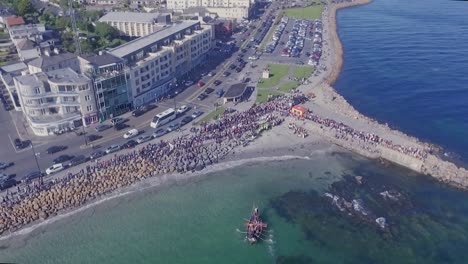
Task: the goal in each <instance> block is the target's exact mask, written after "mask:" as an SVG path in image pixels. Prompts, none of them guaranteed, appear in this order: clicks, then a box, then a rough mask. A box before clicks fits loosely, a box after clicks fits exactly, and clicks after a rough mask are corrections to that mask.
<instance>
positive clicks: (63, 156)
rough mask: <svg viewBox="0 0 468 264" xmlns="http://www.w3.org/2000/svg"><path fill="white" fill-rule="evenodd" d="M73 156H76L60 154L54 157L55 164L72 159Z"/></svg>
mask: <svg viewBox="0 0 468 264" xmlns="http://www.w3.org/2000/svg"><path fill="white" fill-rule="evenodd" d="M73 158H74V156H70V155H60V156H58V157H57V158H55V159H54V164H58V163H64V162H65V161H67V160H71V159H73Z"/></svg>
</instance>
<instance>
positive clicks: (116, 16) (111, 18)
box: [99, 12, 171, 37]
mask: <svg viewBox="0 0 468 264" xmlns="http://www.w3.org/2000/svg"><path fill="white" fill-rule="evenodd" d="M99 22H103V23H107V24H109V25H110V26H112V27H114V28H115V29H117V30H118V31H120V32H121V34H123V35H127V36H131V37H142V36H146V35H149V34H151V33H153V32H156V31H158V30H160V29H161V28H162V27H163V26H164V25H165V24H167V23H170V22H171V14H160V13H135V12H109V13H107V14H106V15H104V16H103V17H101V18H100V19H99Z"/></svg>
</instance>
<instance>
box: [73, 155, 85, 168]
mask: <svg viewBox="0 0 468 264" xmlns="http://www.w3.org/2000/svg"><path fill="white" fill-rule="evenodd" d="M87 160H88V158H86V156H85V155H78V156H76V157H74V158H73V159H71V160H70V162H68V166H70V167H71V166H76V165H78V164H81V163H83V162H86V161H87Z"/></svg>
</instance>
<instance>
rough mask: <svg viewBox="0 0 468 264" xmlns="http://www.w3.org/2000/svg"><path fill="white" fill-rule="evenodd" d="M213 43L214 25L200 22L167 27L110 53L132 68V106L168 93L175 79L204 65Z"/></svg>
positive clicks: (130, 74)
mask: <svg viewBox="0 0 468 264" xmlns="http://www.w3.org/2000/svg"><path fill="white" fill-rule="evenodd" d="M213 40H214V32H213V29H212V26H209V25H203V26H202V25H201V24H200V22H198V21H181V22H177V23H174V24H171V25H167V26H166V27H164V28H163V29H161V30H159V31H157V32H155V33H152V34H150V35H147V36H144V37H141V38H138V39H135V40H133V41H130V42H127V43H125V44H123V45H121V46H119V47H116V48H114V49H111V50H109V53H110V54H112V55H114V56H116V57H119V58H122V59H123V60H124V61H125V63H126V65H127V66H128V67H129V73H128V77H127V79H128V80H129V82H130V87H131V94H132V99H133V106H134V107H139V106H141V105H144V104H147V103H149V102H152V101H154V100H155V99H157V98H159V97H161V96H163V95H165V94H167V93H168V92H169V90H170V88H171V87H172V84H173V82H174V80H175V78H177V77H179V76H182V75H184V74H186V73H187V72H188V71H190V70H192V69H193V68H194V67H196V66H197V65H199V64H201V63H202V62H203V61H204V60H205V59H206V57H207V56H208V52H209V51H210V49H211V47H212V44H213Z"/></svg>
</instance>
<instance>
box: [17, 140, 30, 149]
mask: <svg viewBox="0 0 468 264" xmlns="http://www.w3.org/2000/svg"><path fill="white" fill-rule="evenodd" d="M27 146H29V142H28V141H23V140H21V139H19V138H16V139H15V148H16V149H24V148H25V147H27Z"/></svg>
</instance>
